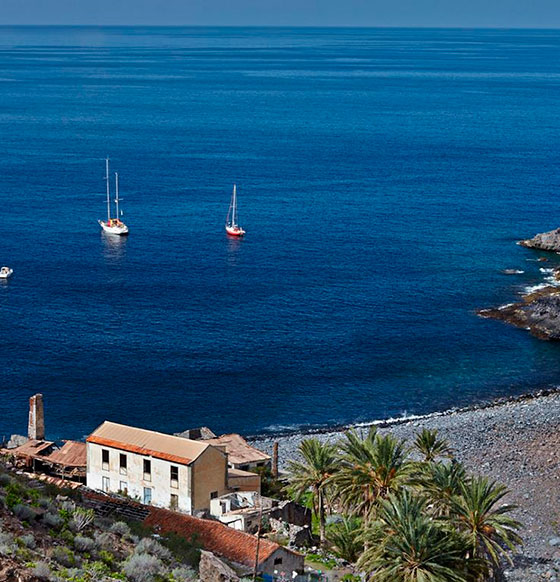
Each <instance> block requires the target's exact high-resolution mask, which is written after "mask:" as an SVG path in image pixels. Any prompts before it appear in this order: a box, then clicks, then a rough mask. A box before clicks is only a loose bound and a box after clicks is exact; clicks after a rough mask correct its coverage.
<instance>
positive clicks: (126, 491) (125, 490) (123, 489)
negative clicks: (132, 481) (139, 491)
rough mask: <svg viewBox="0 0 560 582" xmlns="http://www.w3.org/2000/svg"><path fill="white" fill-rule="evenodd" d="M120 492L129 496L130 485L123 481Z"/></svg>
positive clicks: (120, 484)
mask: <svg viewBox="0 0 560 582" xmlns="http://www.w3.org/2000/svg"><path fill="white" fill-rule="evenodd" d="M119 491H120V492H121V493H124V494H125V495H128V483H127V482H126V481H121V482H120V483H119Z"/></svg>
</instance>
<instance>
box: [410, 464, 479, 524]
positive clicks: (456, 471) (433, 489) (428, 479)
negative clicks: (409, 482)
mask: <svg viewBox="0 0 560 582" xmlns="http://www.w3.org/2000/svg"><path fill="white" fill-rule="evenodd" d="M466 479H467V474H466V470H465V467H464V466H463V465H462V464H461V463H459V462H457V461H455V460H452V461H451V462H450V463H422V464H421V469H420V470H419V472H418V475H417V477H416V480H415V484H416V485H417V486H418V487H419V489H420V491H421V492H422V493H424V494H425V495H426V496H427V497H428V499H429V502H430V505H431V513H433V514H434V515H435V516H437V517H441V516H447V515H449V513H450V511H451V505H452V499H453V497H454V496H455V495H459V494H460V493H461V486H462V485H464V484H465V482H466Z"/></svg>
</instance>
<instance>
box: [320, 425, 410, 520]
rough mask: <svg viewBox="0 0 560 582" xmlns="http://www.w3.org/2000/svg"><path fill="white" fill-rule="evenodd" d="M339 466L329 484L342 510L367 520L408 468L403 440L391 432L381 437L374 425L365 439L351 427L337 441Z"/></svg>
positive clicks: (404, 480)
mask: <svg viewBox="0 0 560 582" xmlns="http://www.w3.org/2000/svg"><path fill="white" fill-rule="evenodd" d="M339 449H340V452H341V455H340V467H339V470H338V471H337V472H336V474H335V475H334V476H333V478H332V480H331V481H332V483H333V484H334V486H335V490H336V493H337V496H338V499H339V501H340V504H341V506H342V508H343V509H344V510H346V511H347V512H349V513H350V514H351V515H355V516H359V517H362V518H363V519H364V522H366V523H367V522H368V521H369V520H371V519H372V518H373V517H374V515H375V510H376V507H377V505H378V502H379V500H380V499H384V498H386V497H387V496H388V495H389V494H390V493H391V492H393V491H396V490H397V489H398V488H399V487H400V486H401V485H402V484H403V483H405V482H406V479H407V477H408V475H409V472H410V469H411V467H412V465H411V463H410V461H409V460H408V456H407V453H406V451H405V448H404V442H403V441H399V440H397V439H395V438H394V437H393V436H391V435H385V436H381V435H379V434H377V432H376V430H375V429H374V428H372V429H370V431H369V432H368V434H367V436H366V437H365V438H361V437H360V436H359V435H358V433H357V432H356V431H355V430H350V431H348V432H346V433H345V435H344V440H343V441H342V442H340V443H339Z"/></svg>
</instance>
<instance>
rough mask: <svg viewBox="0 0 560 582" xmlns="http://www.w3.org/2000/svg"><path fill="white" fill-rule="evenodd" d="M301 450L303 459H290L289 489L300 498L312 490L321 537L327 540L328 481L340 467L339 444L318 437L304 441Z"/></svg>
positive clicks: (322, 539) (322, 540)
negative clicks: (325, 441) (326, 495)
mask: <svg viewBox="0 0 560 582" xmlns="http://www.w3.org/2000/svg"><path fill="white" fill-rule="evenodd" d="M298 451H299V453H300V455H301V458H302V460H301V461H290V462H289V464H288V471H289V473H290V476H289V478H288V481H289V485H288V489H289V490H290V491H291V492H292V493H293V494H295V496H296V498H299V497H301V496H302V495H303V494H304V493H305V492H307V491H311V492H312V493H313V506H314V510H315V515H316V516H317V518H318V519H319V536H320V538H321V543H324V541H325V494H326V488H327V486H328V482H329V479H330V477H331V476H332V474H333V473H334V471H335V470H336V468H337V463H336V447H335V446H334V445H332V444H329V443H322V442H321V441H320V440H318V439H316V438H309V439H304V440H303V441H301V443H300V445H299V447H298Z"/></svg>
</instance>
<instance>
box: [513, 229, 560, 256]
mask: <svg viewBox="0 0 560 582" xmlns="http://www.w3.org/2000/svg"><path fill="white" fill-rule="evenodd" d="M518 244H520V245H521V246H522V247H527V248H529V249H537V250H540V251H551V252H556V253H558V252H560V228H556V229H554V230H549V231H548V232H542V233H539V234H537V235H535V236H534V237H533V238H529V239H525V240H521V241H519V243H518Z"/></svg>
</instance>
